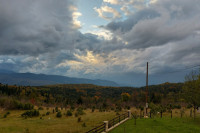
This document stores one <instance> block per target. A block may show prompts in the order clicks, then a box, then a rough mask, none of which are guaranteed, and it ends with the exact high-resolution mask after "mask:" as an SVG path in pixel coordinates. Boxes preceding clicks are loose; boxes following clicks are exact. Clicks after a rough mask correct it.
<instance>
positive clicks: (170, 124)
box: [109, 117, 200, 133]
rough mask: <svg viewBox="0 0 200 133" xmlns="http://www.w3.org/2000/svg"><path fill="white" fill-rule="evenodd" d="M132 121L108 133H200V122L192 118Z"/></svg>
mask: <svg viewBox="0 0 200 133" xmlns="http://www.w3.org/2000/svg"><path fill="white" fill-rule="evenodd" d="M134 121H135V120H134V119H131V120H128V121H127V122H125V123H123V124H121V125H120V126H119V127H116V128H115V129H113V130H112V131H110V132H109V133H124V132H125V133H200V120H196V121H194V120H193V119H192V118H172V119H171V118H169V117H166V118H162V119H161V118H148V119H144V118H142V119H140V118H139V119H137V120H136V125H134V123H135V122H134Z"/></svg>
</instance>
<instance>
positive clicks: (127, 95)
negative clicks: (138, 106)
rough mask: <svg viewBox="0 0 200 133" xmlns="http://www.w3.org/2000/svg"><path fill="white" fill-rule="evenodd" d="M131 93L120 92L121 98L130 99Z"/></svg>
mask: <svg viewBox="0 0 200 133" xmlns="http://www.w3.org/2000/svg"><path fill="white" fill-rule="evenodd" d="M130 98H131V95H130V94H129V93H122V94H121V99H122V101H123V102H127V101H128V100H130Z"/></svg>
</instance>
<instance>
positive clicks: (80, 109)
mask: <svg viewBox="0 0 200 133" xmlns="http://www.w3.org/2000/svg"><path fill="white" fill-rule="evenodd" d="M84 114H85V112H84V111H83V108H81V107H79V108H78V109H77V110H76V113H75V116H79V115H84Z"/></svg>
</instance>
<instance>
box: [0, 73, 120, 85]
mask: <svg viewBox="0 0 200 133" xmlns="http://www.w3.org/2000/svg"><path fill="white" fill-rule="evenodd" d="M0 83H3V84H9V85H14V84H16V85H23V86H29V85H30V86H42V85H52V84H94V85H100V86H119V85H118V84H117V83H115V82H113V81H108V80H100V79H95V80H93V79H85V78H72V77H66V76H59V75H46V74H34V73H15V72H12V71H8V70H0Z"/></svg>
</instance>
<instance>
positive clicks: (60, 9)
mask: <svg viewBox="0 0 200 133" xmlns="http://www.w3.org/2000/svg"><path fill="white" fill-rule="evenodd" d="M71 5H72V3H71V2H70V1H69V0H59V1H55V0H34V1H32V0H0V47H1V49H0V54H1V55H9V54H22V55H23V54H29V55H37V54H41V53H45V52H51V51H56V50H59V49H63V48H65V49H72V48H73V40H75V38H76V36H77V31H76V30H73V29H72V28H71V27H72V16H71V14H72V13H71V11H70V10H69V7H70V6H71Z"/></svg>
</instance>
